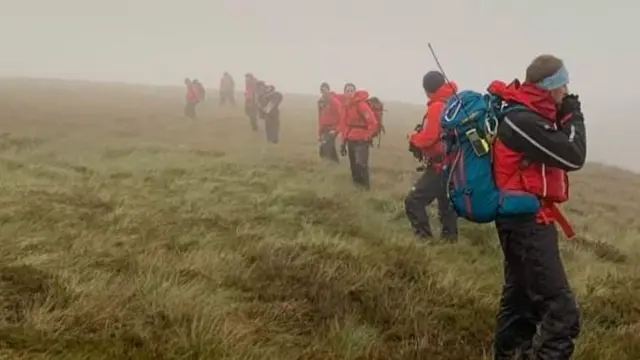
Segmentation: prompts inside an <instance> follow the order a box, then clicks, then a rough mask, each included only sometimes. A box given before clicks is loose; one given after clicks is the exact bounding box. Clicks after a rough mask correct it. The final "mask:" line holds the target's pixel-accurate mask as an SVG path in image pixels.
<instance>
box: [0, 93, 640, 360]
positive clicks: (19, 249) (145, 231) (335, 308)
mask: <svg viewBox="0 0 640 360" xmlns="http://www.w3.org/2000/svg"><path fill="white" fill-rule="evenodd" d="M1 84H2V85H0V132H4V134H3V135H1V136H0V224H1V231H0V307H1V308H2V309H3V310H2V313H1V314H2V315H1V316H0V358H7V359H256V360H258V359H260V360H271V359H273V360H287V359H323V360H327V359H430V360H436V359H447V360H457V359H460V360H462V359H464V360H468V359H489V356H490V346H491V337H492V329H493V324H494V317H495V312H496V310H497V300H498V296H499V291H500V284H501V273H502V270H501V254H500V251H499V248H498V245H497V239H496V236H495V233H494V230H493V228H492V227H491V226H484V227H481V226H474V225H470V224H468V223H462V230H461V232H462V239H461V241H460V243H459V244H455V245H447V244H440V243H438V242H437V241H434V242H433V243H429V244H418V243H416V241H415V240H413V239H412V238H411V236H410V231H409V227H408V224H407V222H406V221H405V219H404V213H403V203H402V199H403V197H404V195H405V194H406V192H407V191H408V189H409V188H410V186H411V184H412V182H413V181H414V180H415V178H416V176H417V174H416V173H415V171H414V166H415V164H414V163H413V160H412V159H411V157H410V155H409V153H408V152H407V151H406V143H405V141H404V134H405V132H406V131H407V130H409V129H410V128H411V124H413V123H414V122H415V121H416V119H418V118H419V116H420V114H421V112H422V109H420V108H419V107H415V108H410V107H404V108H402V107H400V106H391V109H390V113H389V120H388V121H387V123H388V124H389V125H388V126H389V134H388V136H387V137H385V138H384V139H383V144H382V148H380V149H374V151H373V153H372V186H373V189H374V190H373V191H372V192H370V193H364V192H361V191H356V190H354V188H353V186H352V185H351V184H350V180H349V175H348V166H347V165H346V162H343V163H342V164H341V165H339V166H331V165H329V164H324V163H321V162H320V161H319V160H318V159H317V148H316V143H315V133H316V129H315V124H314V122H313V121H314V119H313V117H314V115H315V112H314V103H313V99H305V98H303V97H298V99H296V100H295V103H293V100H292V99H291V97H289V98H287V99H286V100H285V106H284V111H283V113H284V115H283V116H284V118H283V135H282V143H281V144H279V145H277V146H273V145H267V144H266V143H265V141H264V139H263V134H262V133H261V134H259V135H258V134H253V133H251V132H249V131H248V123H247V120H246V119H245V118H244V117H243V116H242V112H241V108H240V107H239V108H238V109H237V110H231V109H218V108H217V106H216V104H215V101H214V99H208V101H207V102H206V103H205V104H204V105H203V106H202V108H201V109H200V116H201V120H200V121H198V122H190V121H187V120H186V119H184V118H182V117H181V112H182V106H183V104H182V98H183V94H182V90H181V89H179V88H178V89H170V88H166V89H160V88H157V89H154V88H147V87H140V86H123V85H113V84H112V85H96V84H89V83H65V82H51V81H48V82H36V81H17V80H13V81H3V82H2V83H1ZM213 95H214V94H212V93H211V94H209V96H210V97H212V96H213ZM394 123H395V125H394ZM400 124H402V125H400ZM572 181H573V184H574V185H573V189H572V196H573V199H572V200H571V201H570V202H569V203H568V204H567V205H566V206H565V207H564V209H565V210H566V212H567V213H568V215H569V216H570V218H571V220H573V222H574V223H575V225H576V227H577V230H578V231H579V232H580V234H581V237H580V238H579V239H577V240H573V241H565V240H563V241H562V248H563V256H564V259H565V260H566V264H567V270H568V273H569V275H570V277H571V281H572V284H573V286H574V289H575V291H576V293H577V295H578V298H579V302H580V305H581V307H582V310H583V332H582V336H581V337H580V342H579V346H578V350H577V354H576V356H575V359H579V360H607V359H616V360H625V359H639V358H640V273H639V270H640V265H639V262H638V260H639V259H640V250H639V246H638V239H640V220H638V218H637V214H638V212H639V211H640V205H639V203H640V193H639V192H638V189H639V188H640V177H636V176H635V175H633V174H630V173H626V172H624V171H622V170H616V169H613V168H608V167H604V166H598V165H592V166H589V167H587V168H586V169H585V170H584V171H583V172H582V173H580V174H576V175H574V176H572Z"/></svg>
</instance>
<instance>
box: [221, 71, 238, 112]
mask: <svg viewBox="0 0 640 360" xmlns="http://www.w3.org/2000/svg"><path fill="white" fill-rule="evenodd" d="M235 93H236V83H235V82H234V81H233V77H232V76H231V74H229V73H228V72H226V71H225V73H224V74H223V75H222V79H220V94H219V98H220V106H224V105H225V104H226V103H227V102H229V103H230V104H231V105H232V106H236V96H235Z"/></svg>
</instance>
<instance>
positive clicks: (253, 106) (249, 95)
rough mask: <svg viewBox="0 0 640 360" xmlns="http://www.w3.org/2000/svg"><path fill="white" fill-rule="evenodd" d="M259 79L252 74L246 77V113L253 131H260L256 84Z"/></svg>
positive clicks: (247, 74)
mask: <svg viewBox="0 0 640 360" xmlns="http://www.w3.org/2000/svg"><path fill="white" fill-rule="evenodd" d="M257 82H258V79H256V78H255V76H253V74H251V73H246V74H245V75H244V113H245V114H246V115H247V116H248V117H249V124H250V125H251V130H253V131H256V132H257V131H258V104H257V102H256V94H255V92H256V83H257Z"/></svg>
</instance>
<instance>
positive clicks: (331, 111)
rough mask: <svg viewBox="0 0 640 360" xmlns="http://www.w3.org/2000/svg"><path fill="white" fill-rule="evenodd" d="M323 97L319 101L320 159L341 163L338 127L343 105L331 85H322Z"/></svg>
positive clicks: (321, 92) (324, 83)
mask: <svg viewBox="0 0 640 360" xmlns="http://www.w3.org/2000/svg"><path fill="white" fill-rule="evenodd" d="M320 94H321V97H320V99H319V100H318V142H319V143H320V150H319V152H320V158H321V159H327V160H331V161H334V162H340V158H339V157H338V151H337V150H336V137H337V136H338V125H339V124H340V122H341V121H342V116H343V112H342V104H341V103H340V100H339V99H338V97H337V96H336V94H335V93H334V92H332V91H331V88H330V87H329V84H328V83H326V82H323V83H322V84H320Z"/></svg>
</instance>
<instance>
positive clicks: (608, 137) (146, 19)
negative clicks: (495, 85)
mask: <svg viewBox="0 0 640 360" xmlns="http://www.w3.org/2000/svg"><path fill="white" fill-rule="evenodd" d="M0 3H1V4H2V13H0V44H2V54H1V56H0V76H31V77H59V78H73V79H91V80H108V81H127V82H134V83H150V84H180V83H181V81H182V79H183V78H184V77H186V76H189V77H198V78H199V79H201V80H202V81H203V82H204V83H205V85H208V86H217V84H218V81H219V77H220V75H221V72H222V71H225V70H226V71H229V72H231V73H232V74H233V75H234V76H235V78H236V81H237V82H238V83H239V84H241V83H242V81H241V80H242V74H244V73H245V72H247V71H251V72H253V73H254V74H256V75H257V76H258V77H260V78H263V79H265V80H267V81H269V82H271V83H273V84H275V85H276V86H277V87H278V88H279V89H280V90H281V91H283V92H285V93H287V92H298V93H312V94H313V93H316V91H317V89H318V87H319V84H320V82H322V81H328V82H330V83H331V84H332V85H333V86H334V87H336V88H341V87H342V85H343V84H344V82H346V81H351V82H354V83H356V85H358V86H359V87H362V88H366V89H368V90H370V91H371V92H373V93H375V94H376V95H379V96H381V97H382V98H383V99H388V100H400V101H407V102H414V103H423V102H424V95H423V93H422V89H421V77H422V75H423V74H424V73H425V72H426V71H428V70H431V69H434V68H435V62H434V61H433V59H432V57H431V55H430V53H429V50H428V47H427V43H428V42H431V43H432V44H433V45H434V47H435V50H436V52H437V53H438V56H439V57H440V61H441V62H442V64H443V65H444V67H445V71H446V73H447V75H448V76H449V77H450V78H451V79H453V80H455V81H457V82H458V84H459V86H460V87H462V88H476V89H478V90H481V89H483V88H484V87H485V86H486V85H487V84H488V82H489V81H490V80H492V79H495V78H499V79H503V80H512V79H513V78H515V77H520V78H522V77H523V76H524V69H525V68H526V66H527V64H528V63H529V62H530V60H531V59H532V58H533V57H535V56H536V55H538V54H540V53H552V54H555V55H557V56H559V57H560V58H562V59H563V60H565V63H566V65H567V67H568V69H569V72H570V74H571V84H570V89H571V90H572V91H574V92H576V93H579V94H580V95H581V99H582V101H583V109H584V112H585V115H586V117H587V121H588V129H589V155H588V156H589V160H590V161H604V162H607V163H611V164H616V165H620V166H625V167H628V168H632V169H635V170H640V161H637V160H636V159H635V158H636V154H637V153H639V152H640V141H638V140H637V139H636V135H635V132H639V131H640V125H639V124H638V121H639V120H638V119H637V117H638V116H637V115H636V114H637V113H638V111H637V110H635V111H634V109H633V108H632V106H633V105H634V102H636V101H637V100H636V94H635V88H636V83H637V82H638V80H640V75H638V73H637V71H635V67H636V66H637V64H640V55H639V53H640V46H639V45H638V43H637V39H636V38H635V36H638V35H637V34H640V25H638V20H637V17H638V14H640V2H639V3H636V2H633V1H629V0H612V1H607V2H602V1H593V2H588V1H579V0H563V1H557V0H555V1H553V0H536V1H522V0H520V1H514V0H510V1H508V0H491V1H490V0H475V1H474V0H458V1H426V0H425V1H418V0H410V1H409V0H404V1H391V0H368V1H365V0H341V1H338V0H323V1H293V0H268V1H258V0H183V1H170V0H166V1H164V2H163V1H158V0H154V1H151V0H128V1H125V0H111V1H108V2H107V1H87V0H57V1H45V0H39V1H34V0H31V1H29V0H23V1H21V2H18V1H9V0H0ZM624 148H627V150H624ZM629 149H631V151H629ZM625 154H630V155H626V156H625Z"/></svg>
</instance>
